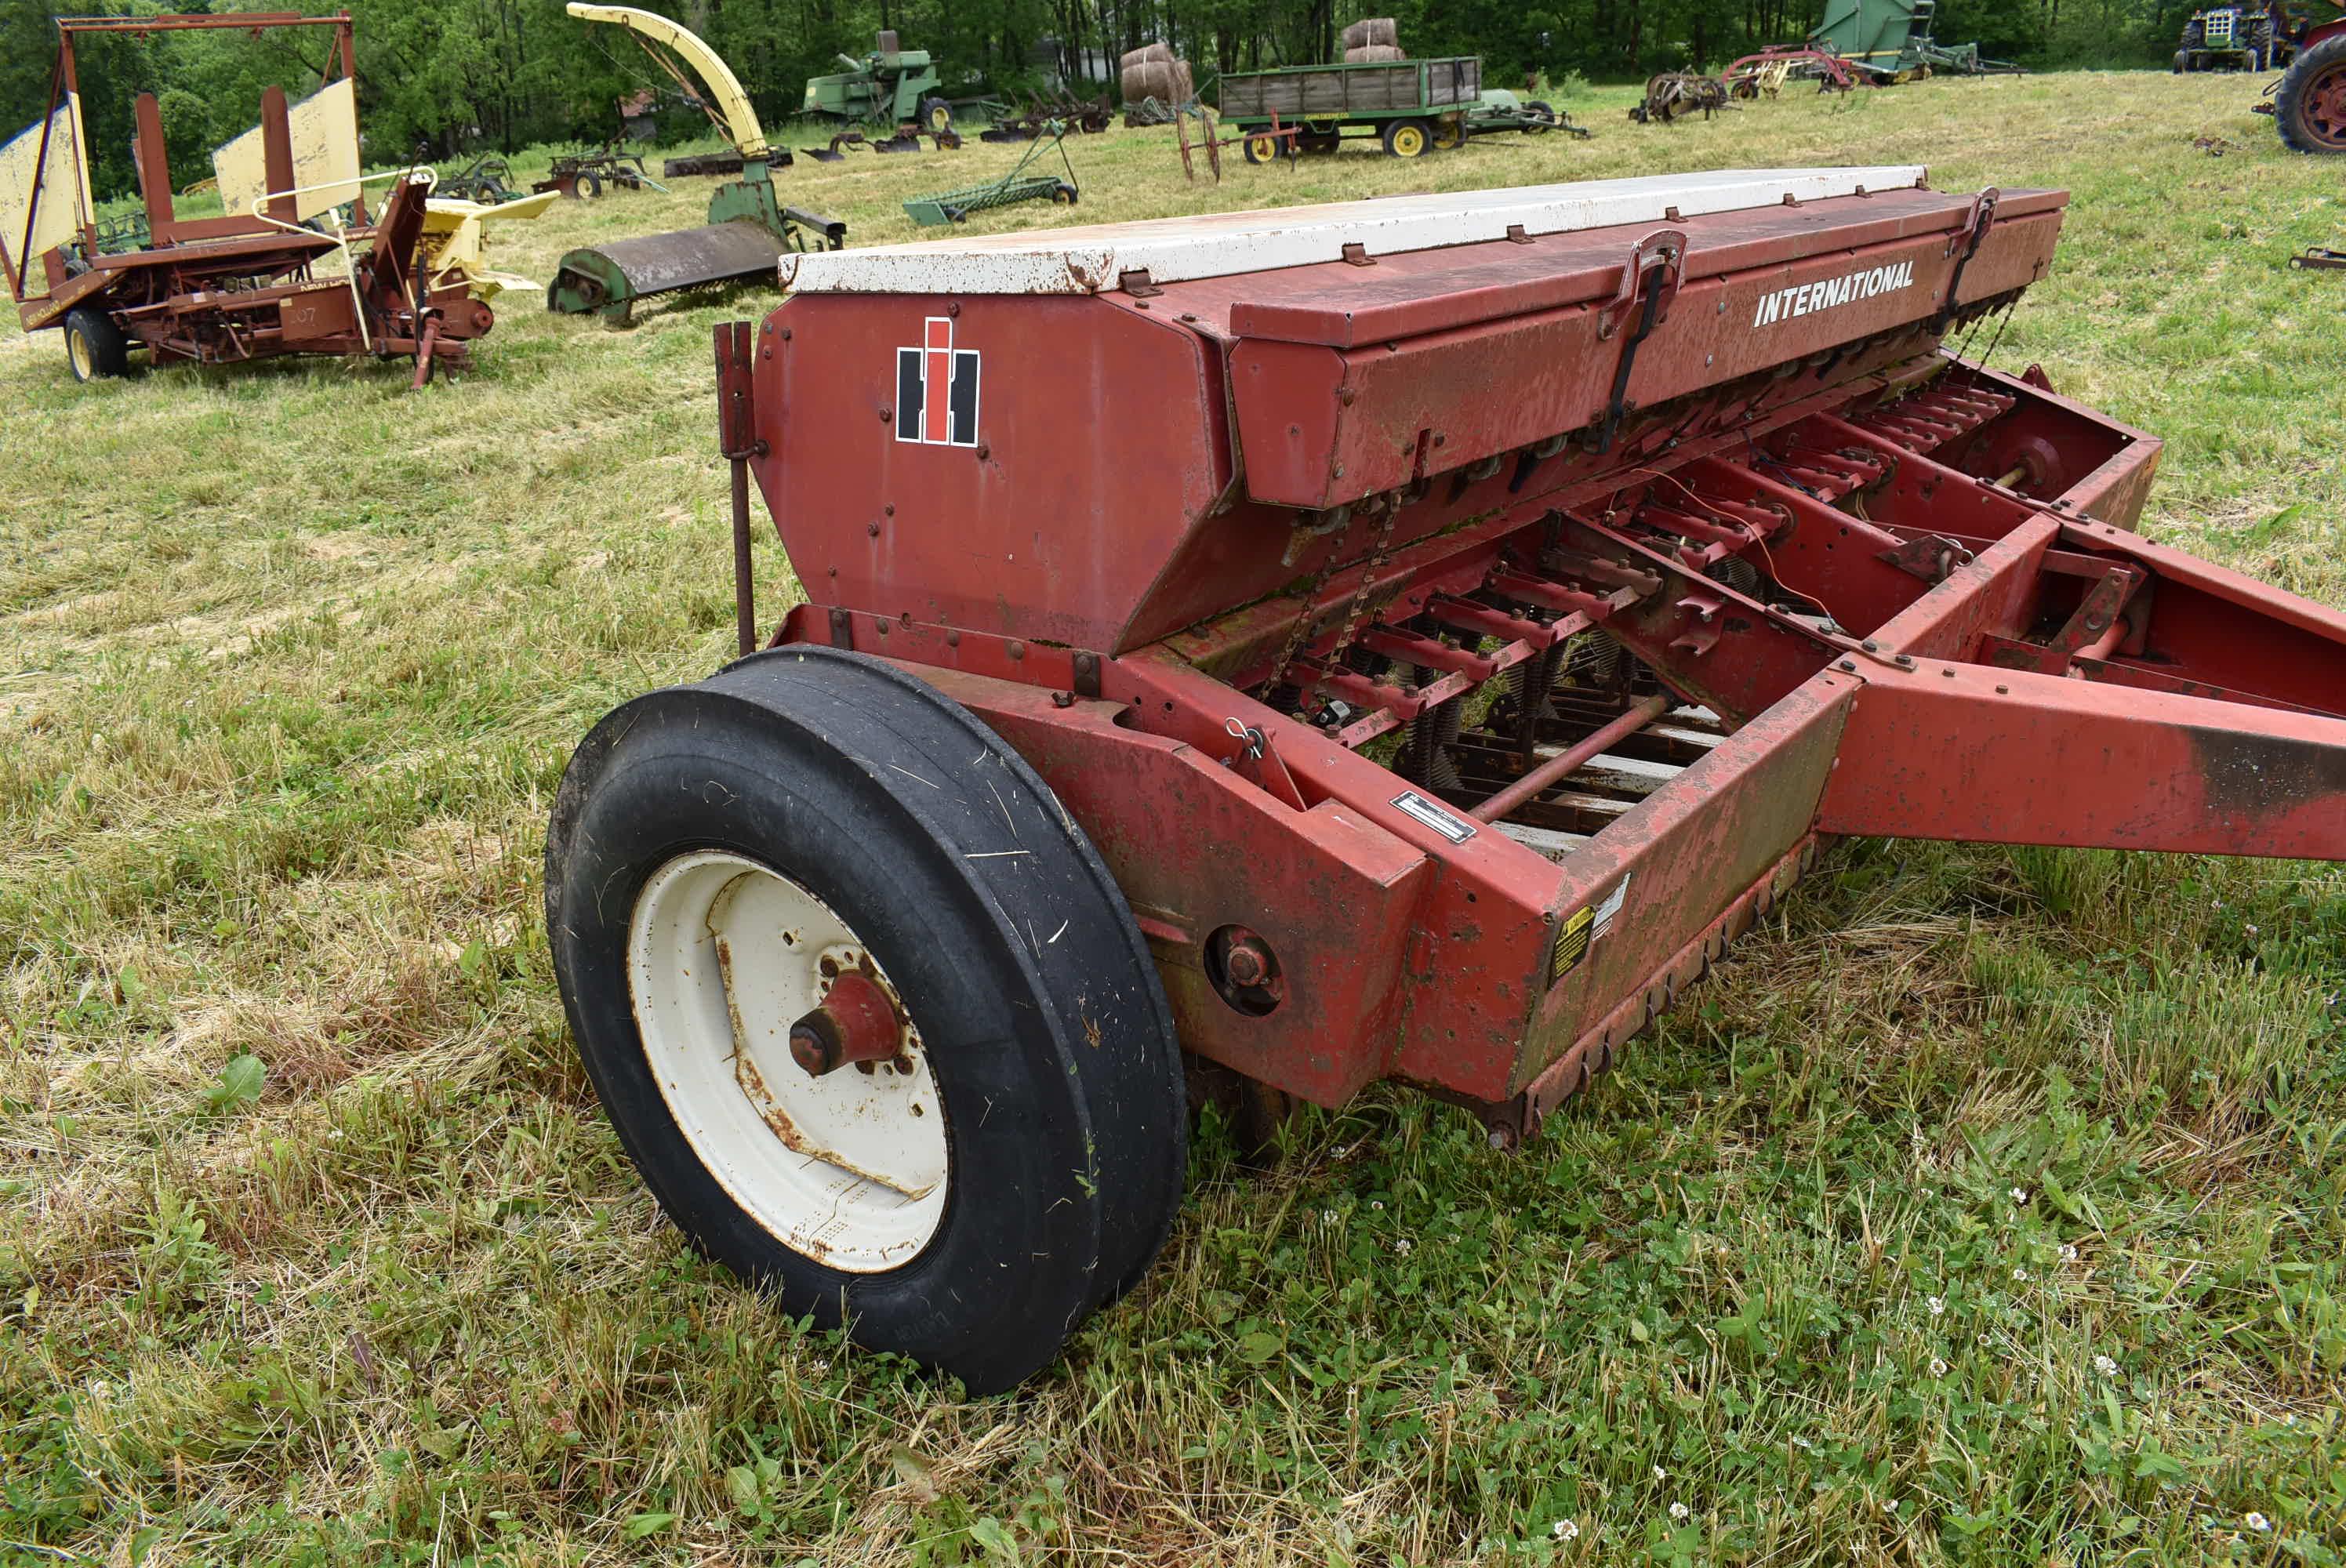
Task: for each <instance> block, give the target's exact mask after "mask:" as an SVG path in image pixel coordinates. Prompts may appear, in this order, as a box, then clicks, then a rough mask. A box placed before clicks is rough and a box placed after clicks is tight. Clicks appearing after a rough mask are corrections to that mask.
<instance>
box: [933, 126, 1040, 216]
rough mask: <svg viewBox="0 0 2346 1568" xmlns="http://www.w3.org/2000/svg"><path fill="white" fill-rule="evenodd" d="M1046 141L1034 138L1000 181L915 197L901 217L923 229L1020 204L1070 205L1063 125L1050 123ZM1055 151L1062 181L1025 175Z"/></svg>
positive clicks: (1038, 175)
mask: <svg viewBox="0 0 2346 1568" xmlns="http://www.w3.org/2000/svg"><path fill="white" fill-rule="evenodd" d="M1044 135H1045V136H1046V137H1049V138H1050V139H1049V140H1047V141H1045V140H1043V139H1040V138H1037V139H1036V140H1035V144H1034V145H1033V146H1032V147H1029V148H1027V149H1026V156H1025V157H1024V158H1020V159H1019V160H1018V162H1017V164H1016V166H1015V167H1014V168H1012V169H1011V171H1010V172H1009V173H1008V174H1005V175H1004V176H1003V177H1002V178H1000V179H997V180H994V181H992V182H991V183H989V184H985V185H972V186H966V187H964V188H962V189H959V190H947V191H941V192H939V193H938V194H936V195H934V196H916V197H914V198H913V199H911V200H910V201H907V202H906V203H904V215H905V216H906V217H907V218H910V219H912V220H913V222H915V223H917V224H919V225H921V226H922V227H923V228H924V229H927V228H934V227H936V226H938V225H940V224H945V223H959V222H962V221H963V220H964V219H967V218H968V217H969V215H970V214H971V213H973V212H983V211H984V210H985V209H988V208H993V207H1013V206H1015V205H1016V204H1017V203H1019V202H1022V201H1054V202H1057V203H1059V204H1061V205H1062V206H1065V205H1067V204H1069V203H1072V202H1073V201H1074V200H1075V199H1076V195H1077V194H1078V193H1077V191H1076V167H1075V165H1074V164H1072V163H1069V162H1068V161H1067V149H1066V145H1065V144H1066V139H1067V122H1066V121H1065V120H1053V121H1052V122H1051V123H1050V124H1049V125H1047V126H1045V127H1044ZM1051 148H1056V149H1057V151H1058V154H1059V164H1060V167H1062V168H1065V169H1066V171H1067V177H1066V178H1065V179H1062V178H1059V177H1058V176H1057V175H1056V174H1029V173H1027V172H1026V169H1027V167H1028V166H1029V165H1030V164H1032V163H1034V161H1035V158H1037V157H1038V156H1040V155H1041V154H1042V153H1044V152H1045V151H1046V150H1048V149H1051Z"/></svg>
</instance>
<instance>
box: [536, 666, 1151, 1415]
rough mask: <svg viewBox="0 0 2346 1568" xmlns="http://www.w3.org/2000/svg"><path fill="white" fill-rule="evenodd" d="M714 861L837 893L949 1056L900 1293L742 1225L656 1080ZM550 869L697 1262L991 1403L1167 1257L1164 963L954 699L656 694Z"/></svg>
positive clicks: (894, 677) (577, 771)
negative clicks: (649, 999) (679, 887)
mask: <svg viewBox="0 0 2346 1568" xmlns="http://www.w3.org/2000/svg"><path fill="white" fill-rule="evenodd" d="M1005 819H1007V820H1005ZM1005 828H1007V829H1008V830H1010V831H1008V832H1005ZM1014 834H1015V837H1014V836H1013V835H1014ZM1007 845H1015V847H1016V848H1017V850H1021V851H1023V852H1022V853H1016V854H1005V853H1004V852H1003V851H1004V850H1005V846H1007ZM694 851H702V852H715V853H720V854H725V855H729V856H737V857H741V858H745V859H747V860H751V861H754V862H756V863H757V864H758V865H759V866H761V867H765V868H770V869H771V870H773V871H779V872H780V873H781V874H782V875H784V876H786V877H788V878H790V879H792V880H794V881H796V882H798V883H799V884H801V886H802V887H803V888H804V889H805V890H806V891H809V892H811V893H812V894H814V895H816V896H818V897H820V898H821V900H822V901H824V903H825V904H827V905H828V906H829V907H830V908H831V909H832V910H834V911H838V913H839V916H840V918H841V920H842V921H846V922H848V923H849V924H850V925H851V927H852V930H853V932H855V934H856V937H857V940H859V941H861V942H864V943H866V944H868V950H869V952H870V953H871V954H872V957H873V958H874V959H875V960H877V961H878V962H879V963H880V965H881V966H882V969H884V971H885V972H886V973H887V975H888V976H889V978H890V980H891V982H892V983H893V984H894V986H895V987H896V989H897V991H898V992H899V993H901V994H902V997H903V1003H904V1006H905V1009H906V1010H907V1011H908V1012H909V1013H910V1014H911V1015H912V1018H913V1023H914V1024H915V1026H916V1027H918V1028H919V1029H920V1031H921V1032H922V1037H923V1038H922V1048H923V1054H924V1055H925V1058H926V1061H927V1064H928V1067H929V1069H930V1070H931V1071H933V1076H934V1083H935V1086H936V1090H937V1095H938V1099H939V1103H940V1106H941V1109H942V1112H943V1121H944V1128H945V1133H946V1136H947V1146H948V1151H949V1152H948V1155H947V1171H948V1176H947V1177H946V1196H945V1199H944V1206H943V1211H942V1215H941V1217H940V1218H939V1219H938V1220H937V1223H936V1228H935V1230H934V1233H933V1235H932V1236H931V1237H929V1238H928V1239H927V1240H926V1241H925V1242H924V1243H923V1244H922V1245H921V1246H920V1248H919V1250H918V1252H917V1253H916V1254H914V1255H913V1256H912V1257H909V1258H908V1259H906V1260H905V1261H903V1262H902V1263H901V1264H896V1263H893V1262H892V1263H891V1266H890V1267H888V1268H886V1269H885V1271H884V1272H849V1271H843V1270H841V1269H837V1268H831V1267H828V1266H826V1265H825V1264H824V1263H821V1262H819V1261H817V1260H816V1258H815V1257H812V1256H811V1255H810V1254H808V1253H806V1252H801V1251H799V1250H796V1249H794V1248H793V1247H790V1246H789V1245H787V1244H785V1243H784V1242H783V1241H782V1240H781V1239H780V1237H779V1236H778V1235H777V1234H776V1233H775V1232H773V1231H771V1230H770V1229H768V1228H766V1227H765V1226H763V1225H762V1224H760V1222H759V1221H758V1220H757V1219H756V1218H754V1217H752V1215H751V1214H750V1212H749V1211H748V1210H747V1209H745V1208H743V1207H741V1206H740V1205H739V1204H737V1203H736V1202H735V1201H734V1199H733V1198H732V1197H730V1196H729V1195H728V1194H727V1192H726V1190H725V1189H724V1187H723V1186H720V1185H719V1182H718V1180H717V1179H716V1178H715V1177H714V1176H712V1175H711V1173H710V1170H709V1167H708V1166H705V1165H704V1164H703V1163H702V1162H701V1159H700V1157H699V1156H698V1155H697V1154H696V1153H695V1152H694V1149H693V1147H692V1145H690V1144H689V1143H688V1140H687V1138H686V1136H685V1135H684V1133H683V1132H682V1131H681V1130H680V1127H679V1125H678V1121H677V1119H676V1117H675V1115H674V1114H673V1113H672V1112H671V1109H670V1106H669V1103H668V1099H667V1098H665V1097H664V1095H663V1091H662V1089H661V1086H660V1084H659V1083H658V1081H656V1080H655V1078H654V1077H653V1075H652V1071H651V1065H650V1062H649V1060H648V1054H647V1050H646V1046H645V1042H644V1037H643V1033H642V1029H641V1027H640V1026H639V1024H638V1023H637V1014H636V1010H635V1003H634V993H633V992H632V991H631V982H630V978H629V974H630V953H631V949H630V946H629V933H630V932H631V931H632V929H633V924H632V922H633V921H635V919H636V911H637V902H638V901H639V900H640V899H642V897H643V895H644V892H645V890H646V888H647V885H648V882H649V881H651V879H652V878H653V876H654V873H655V872H658V871H660V869H661V868H662V867H664V866H670V865H674V864H676V863H678V860H679V858H680V857H683V856H685V855H688V854H689V853H692V852H694ZM546 926H547V932H548V936H549V942H550V945H551V947H552V950H553V956H554V961H555V969H556V975H557V976H558V978H559V980H560V983H561V989H562V997H563V1004H564V1007H565V1009H566V1013H567V1014H568V1017H569V1021H570V1027H571V1032H572V1033H573V1035H574V1036H575V1038H576V1041H577V1043H578V1049H579V1054H580V1056H581V1057H582V1059H583V1060H584V1062H585V1064H586V1069H587V1072H588V1074H589V1075H590V1076H591V1077H592V1078H593V1080H594V1082H595V1086H596V1090H597V1094H598V1095H600V1096H601V1098H602V1102H603V1105H604V1107H605V1110H606V1112H607V1115H609V1116H610V1119H611V1123H612V1125H613V1126H614V1128H615V1129H616V1130H617V1134H618V1135H619V1140H620V1142H621V1144H622V1145H625V1147H626V1149H627V1154H628V1156H630V1157H631V1158H632V1159H633V1160H634V1161H635V1163H636V1166H637V1168H638V1169H639V1170H640V1171H641V1172H642V1174H643V1176H644V1180H645V1182H646V1184H647V1185H648V1186H649V1187H650V1188H651V1190H652V1192H653V1194H654V1195H655V1196H657V1197H658V1200H659V1203H660V1205H661V1207H663V1208H664V1209H665V1210H666V1211H667V1213H668V1216H669V1217H670V1218H671V1219H673V1220H674V1221H675V1223H676V1224H677V1225H678V1227H679V1228H681V1229H682V1230H683V1231H684V1232H685V1234H686V1235H687V1237H689V1238H690V1239H691V1240H692V1242H693V1243H694V1245H696V1246H697V1247H699V1248H700V1249H701V1250H702V1251H704V1252H706V1253H708V1254H709V1256H711V1257H715V1258H717V1259H718V1260H719V1261H721V1262H722V1263H724V1264H725V1265H726V1266H727V1267H728V1268H731V1269H732V1270H733V1271H734V1272H735V1273H737V1274H739V1275H740V1276H741V1277H742V1278H745V1279H748V1280H750V1281H753V1282H755V1283H757V1284H759V1285H760V1286H762V1287H765V1288H770V1289H771V1290H772V1291H773V1292H774V1293H775V1294H776V1295H777V1296H778V1297H779V1298H780V1300H781V1302H782V1304H783V1306H784V1308H786V1309H787V1310H789V1311H790V1312H791V1313H792V1314H794V1315H808V1314H811V1316H812V1317H813V1318H814V1319H815V1321H816V1322H818V1323H820V1324H821V1325H823V1326H824V1327H826V1328H828V1327H835V1326H839V1325H841V1324H842V1323H844V1324H846V1325H847V1326H848V1329H849V1332H850V1334H851V1336H852V1338H853V1339H855V1340H856V1341H857V1342H859V1343H861V1344H863V1345H866V1346H869V1347H872V1348H875V1349H886V1350H893V1351H897V1352H900V1353H903V1354H905V1355H909V1356H911V1357H913V1358H914V1359H918V1360H920V1361H922V1362H923V1363H926V1364H928V1365H930V1366H933V1367H935V1368H938V1369H942V1370H944V1371H947V1372H950V1373H952V1374H954V1375H955V1376H957V1377H959V1378H960V1379H961V1380H962V1381H963V1382H964V1384H966V1385H967V1386H968V1387H969V1389H970V1390H972V1391H973V1392H977V1393H991V1392H995V1391H998V1390H1005V1389H1007V1388H1010V1387H1012V1386H1013V1385H1015V1384H1016V1383H1018V1382H1019V1381H1021V1380H1024V1379H1025V1378H1026V1377H1028V1376H1030V1375H1032V1374H1033V1373H1035V1371H1037V1370H1039V1369H1042V1368H1043V1367H1045V1366H1046V1365H1048V1364H1049V1363H1050V1361H1051V1360H1052V1359H1053V1358H1055V1357H1056V1355H1057V1354H1058V1352H1059V1349H1060V1347H1061V1346H1062V1344H1063V1343H1064V1342H1065V1341H1066V1338H1067V1336H1068V1335H1069V1334H1070V1333H1072V1332H1073V1331H1074V1329H1076V1325H1077V1324H1079V1323H1080V1322H1082V1320H1083V1319H1084V1318H1085V1317H1086V1316H1087V1315H1088V1314H1089V1313H1091V1312H1092V1311H1094V1310H1095V1309H1096V1308H1099V1307H1101V1306H1104V1305H1106V1304H1107V1303H1108V1302H1110V1301H1112V1300H1114V1299H1115V1298H1117V1296H1119V1295H1120V1294H1122V1293H1123V1291H1124V1290H1126V1289H1127V1288H1129V1287H1130V1286H1131V1285H1132V1284H1133V1283H1134V1282H1136V1281H1137V1279H1138V1278H1140V1277H1141V1275H1142V1274H1143V1273H1144V1272H1145V1271H1146V1269H1147V1268H1148V1265H1149V1263H1150V1262H1151V1260H1152V1259H1153V1258H1154V1257H1156V1255H1157V1253H1158V1249H1159V1248H1160V1247H1162V1246H1163V1244H1164V1241H1165V1238H1166V1237H1167V1235H1168V1232H1169V1231H1170V1229H1171V1227H1172V1222H1173V1219H1174V1216H1175V1214H1176V1212H1177V1210H1178V1207H1179V1204H1180V1197H1181V1189H1182V1185H1183V1182H1184V1180H1185V1178H1186V1175H1187V1161H1188V1152H1187V1136H1188V1118H1187V1107H1186V1098H1185V1089H1184V1084H1183V1078H1182V1068H1181V1058H1180V1051H1179V1047H1178V1043H1177V1041H1176V1038H1175V1035H1174V1031H1173V1021H1172V1013H1171V1011H1170V1009H1169V1007H1168V1004H1167V1003H1166V999H1165V993H1164V990H1163V987H1162V986H1161V985H1160V983H1159V982H1158V976H1157V972H1156V969H1155V966H1154V964H1153V963H1152V962H1151V960H1150V958H1149V954H1148V948H1147V946H1146V944H1145V943H1144V942H1143V940H1142V938H1141V936H1140V932H1139V930H1138V927H1137V925H1136V924H1135V923H1134V921H1133V918H1132V915H1131V912H1130V911H1129V910H1128V909H1127V906H1126V904H1125V902H1124V900H1123V896H1122V895H1121V893H1120V892H1118V891H1117V886H1116V883H1115V882H1114V881H1113V880H1112V879H1111V878H1110V877H1109V875H1108V871H1107V866H1106V865H1105V863H1104V862H1103V861H1102V860H1100V858H1099V855H1098V853H1097V852H1096V850H1094V849H1093V848H1092V846H1091V844H1090V842H1089V840H1086V838H1085V837H1084V835H1083V833H1082V832H1081V830H1078V829H1076V827H1075V826H1074V824H1073V822H1072V821H1071V820H1069V819H1068V818H1067V817H1066V813H1065V812H1064V810H1063V809H1061V808H1060V806H1059V804H1058V801H1057V799H1056V797H1055V796H1053V794H1052V793H1051V791H1050V789H1049V788H1048V787H1047V786H1046V785H1045V784H1044V782H1043V781H1042V779H1040V778H1039V777H1037V776H1036V775H1035V772H1034V770H1033V769H1030V768H1028V767H1027V765H1026V763H1025V760H1024V759H1021V758H1020V757H1019V756H1018V754H1017V753H1016V752H1015V751H1013V750H1011V749H1010V748H1009V747H1008V746H1007V745H1005V743H1004V742H1003V741H1002V740H1001V738H999V737H998V736H996V735H995V734H994V732H993V731H992V730H990V729H988V728H985V727H984V725H983V724H981V723H979V722H978V720H977V719H976V718H974V717H973V716H972V715H970V714H969V713H968V712H967V711H966V710H964V709H963V708H960V707H959V706H957V705H955V704H954V703H952V702H950V701H948V700H947V699H946V698H945V697H943V696H942V695H940V694H939V693H938V692H936V691H935V690H934V689H933V688H932V687H928V686H926V685H924V684H923V683H922V682H920V681H918V680H916V679H914V678H913V677H911V676H908V675H905V674H903V673H902V672H900V671H898V670H896V669H894V668H892V667H890V666H887V665H884V664H882V663H880V662H879V661H877V660H875V659H872V658H867V657H862V656H861V655H857V654H852V653H845V652H841V651H838V650H834V649H831V648H827V647H802V646H801V647H789V648H783V649H777V650H772V651H770V652H767V653H763V654H758V655H754V656H752V657H749V658H746V659H743V660H741V661H739V662H738V663H736V664H733V665H731V666H729V667H727V668H725V669H723V670H721V671H719V673H718V674H716V675H714V676H712V677H709V679H707V680H705V681H701V682H699V684H697V685H693V686H685V687H668V688H667V689H665V690H661V691H656V692H652V693H650V694H648V695H647V696H644V697H638V698H637V699H636V700H635V701H633V702H630V703H627V704H626V705H625V706H623V707H621V708H617V710H615V711H614V712H612V713H611V714H609V715H608V716H607V717H606V718H604V719H603V721H602V722H601V723H600V724H598V725H597V726H596V728H595V729H594V730H593V732H592V733H591V734H589V735H588V736H587V738H586V740H585V741H584V742H582V743H581V744H580V746H579V748H578V750H577V752H576V755H575V756H574V757H573V758H572V759H571V761H570V765H569V768H568V769H566V772H565V773H564V776H563V780H562V785H561V789H560V790H559V792H558V793H557V795H556V801H555V808H554V815H553V821H552V825H551V827H550V829H549V831H548V835H547V840H546ZM915 1114H917V1113H915Z"/></svg>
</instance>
